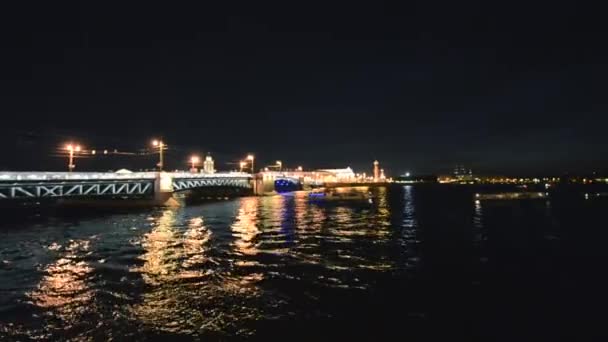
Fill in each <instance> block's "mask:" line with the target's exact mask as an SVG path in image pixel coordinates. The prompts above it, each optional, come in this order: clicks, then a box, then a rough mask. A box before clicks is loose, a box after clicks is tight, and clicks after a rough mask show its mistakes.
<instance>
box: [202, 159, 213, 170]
mask: <svg viewBox="0 0 608 342" xmlns="http://www.w3.org/2000/svg"><path fill="white" fill-rule="evenodd" d="M214 164H215V163H214V162H213V158H211V156H207V157H205V161H204V162H203V172H204V173H215V168H214Z"/></svg>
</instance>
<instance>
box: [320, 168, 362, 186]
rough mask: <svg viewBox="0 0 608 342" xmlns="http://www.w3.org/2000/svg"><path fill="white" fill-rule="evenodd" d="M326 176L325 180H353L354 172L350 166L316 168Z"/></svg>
mask: <svg viewBox="0 0 608 342" xmlns="http://www.w3.org/2000/svg"><path fill="white" fill-rule="evenodd" d="M318 171H319V172H320V173H322V174H324V175H325V176H324V177H326V178H327V180H326V181H330V182H331V181H332V178H333V181H334V182H353V181H354V180H355V179H356V176H355V172H354V171H353V169H351V168H350V167H347V168H345V169H323V170H318Z"/></svg>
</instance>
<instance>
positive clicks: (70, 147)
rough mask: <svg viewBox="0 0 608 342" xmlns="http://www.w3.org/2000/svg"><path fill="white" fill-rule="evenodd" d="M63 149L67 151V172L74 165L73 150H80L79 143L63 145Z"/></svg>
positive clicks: (72, 168)
mask: <svg viewBox="0 0 608 342" xmlns="http://www.w3.org/2000/svg"><path fill="white" fill-rule="evenodd" d="M65 149H66V150H67V151H68V155H69V159H68V172H72V171H73V170H74V168H75V167H76V165H74V152H80V145H72V144H67V145H65Z"/></svg>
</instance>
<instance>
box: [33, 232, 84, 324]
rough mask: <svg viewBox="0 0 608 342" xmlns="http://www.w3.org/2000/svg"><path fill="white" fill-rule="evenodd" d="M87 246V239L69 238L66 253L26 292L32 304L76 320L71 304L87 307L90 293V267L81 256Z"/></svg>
mask: <svg viewBox="0 0 608 342" xmlns="http://www.w3.org/2000/svg"><path fill="white" fill-rule="evenodd" d="M89 248H90V242H89V241H88V240H75V241H70V242H69V245H67V246H66V247H65V254H64V255H63V256H62V257H60V258H59V259H57V261H55V262H54V263H52V264H50V265H48V266H47V267H46V268H45V269H44V277H43V278H42V280H41V281H40V283H39V284H38V287H37V289H35V290H34V291H32V292H30V293H28V294H27V295H26V296H27V297H29V299H30V300H31V302H32V304H34V305H36V306H39V307H41V308H52V309H53V311H54V313H55V314H56V315H57V316H58V317H60V318H61V319H63V320H64V321H65V323H67V322H68V321H74V320H76V319H77V315H78V312H77V310H72V304H76V306H78V307H86V303H87V302H90V301H91V299H92V297H93V293H92V292H93V291H92V290H91V288H90V287H89V284H88V277H89V276H90V275H91V272H92V271H93V268H92V267H90V266H89V265H88V264H87V263H86V262H85V261H83V260H82V259H84V258H85V257H86V255H88V253H89ZM49 250H53V251H60V250H61V247H58V245H56V244H54V245H52V246H51V247H49Z"/></svg>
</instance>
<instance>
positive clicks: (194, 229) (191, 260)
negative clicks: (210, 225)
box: [182, 217, 211, 274]
mask: <svg viewBox="0 0 608 342" xmlns="http://www.w3.org/2000/svg"><path fill="white" fill-rule="evenodd" d="M210 239H211V231H209V230H208V229H207V228H206V227H205V225H204V221H203V218H202V217H195V218H192V219H190V221H189V222H188V230H187V231H186V232H185V233H184V237H183V246H184V252H185V255H186V259H185V260H184V261H183V262H182V267H184V268H190V267H193V266H197V265H202V264H203V263H205V262H206V261H207V257H206V255H205V245H206V244H207V243H208V242H209V240H210ZM198 273H199V272H196V274H198Z"/></svg>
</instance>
